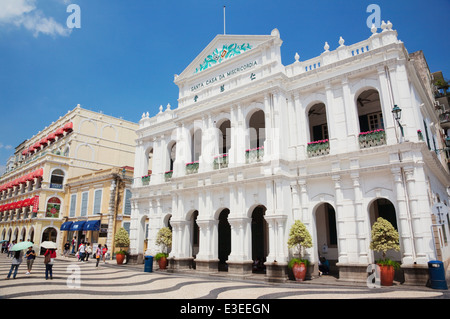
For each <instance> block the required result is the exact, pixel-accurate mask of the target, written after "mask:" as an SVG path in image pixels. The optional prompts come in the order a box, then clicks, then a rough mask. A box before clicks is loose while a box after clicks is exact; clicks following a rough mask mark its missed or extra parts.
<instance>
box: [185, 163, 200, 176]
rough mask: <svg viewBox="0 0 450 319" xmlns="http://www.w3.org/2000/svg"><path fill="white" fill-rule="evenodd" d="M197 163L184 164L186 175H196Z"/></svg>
mask: <svg viewBox="0 0 450 319" xmlns="http://www.w3.org/2000/svg"><path fill="white" fill-rule="evenodd" d="M198 166H199V164H198V162H192V163H187V164H186V174H187V175H190V174H195V173H198Z"/></svg>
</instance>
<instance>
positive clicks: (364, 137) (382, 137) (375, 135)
mask: <svg viewBox="0 0 450 319" xmlns="http://www.w3.org/2000/svg"><path fill="white" fill-rule="evenodd" d="M384 144H386V132H385V131H384V130H383V129H379V130H373V131H368V132H361V133H359V146H360V147H361V148H368V147H373V146H380V145H384Z"/></svg>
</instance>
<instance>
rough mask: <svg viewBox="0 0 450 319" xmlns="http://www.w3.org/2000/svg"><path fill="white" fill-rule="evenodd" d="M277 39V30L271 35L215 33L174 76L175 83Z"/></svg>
mask: <svg viewBox="0 0 450 319" xmlns="http://www.w3.org/2000/svg"><path fill="white" fill-rule="evenodd" d="M277 38H278V39H279V33H278V30H276V29H275V30H274V31H272V34H271V35H224V34H219V35H217V36H216V37H215V38H214V39H213V40H212V41H211V42H210V43H209V44H208V45H207V46H206V47H205V49H203V51H202V52H201V53H200V54H199V55H198V56H197V57H196V58H195V59H194V60H193V61H192V62H191V63H190V64H189V65H188V67H187V68H186V69H185V70H184V71H183V72H182V73H181V74H180V75H179V76H177V75H176V76H175V83H178V82H181V81H183V80H186V79H188V78H191V77H195V76H197V75H200V74H202V73H204V72H206V71H208V70H210V69H213V68H216V67H217V66H218V65H221V64H223V63H225V62H227V61H230V60H232V59H233V58H235V57H236V56H240V55H242V54H246V53H247V52H251V51H253V50H255V49H257V48H258V47H259V46H261V44H263V43H266V42H268V41H271V40H273V39H277Z"/></svg>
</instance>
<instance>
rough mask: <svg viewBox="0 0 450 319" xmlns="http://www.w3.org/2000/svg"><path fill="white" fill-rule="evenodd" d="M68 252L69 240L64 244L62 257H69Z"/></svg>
mask: <svg viewBox="0 0 450 319" xmlns="http://www.w3.org/2000/svg"><path fill="white" fill-rule="evenodd" d="M69 252H70V243H69V241H67V242H66V243H65V244H64V253H63V256H64V257H69Z"/></svg>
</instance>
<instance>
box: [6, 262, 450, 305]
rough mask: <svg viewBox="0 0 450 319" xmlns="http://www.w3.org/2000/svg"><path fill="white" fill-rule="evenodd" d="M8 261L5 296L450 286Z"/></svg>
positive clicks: (427, 294)
mask: <svg viewBox="0 0 450 319" xmlns="http://www.w3.org/2000/svg"><path fill="white" fill-rule="evenodd" d="M10 265H11V260H10V259H9V258H7V257H6V254H0V298H4V299H42V298H51V299H106V298H108V299H189V300H193V299H251V300H257V299H262V300H265V299H359V298H368V299H372V298H383V299H386V298H402V299H404V298H415V299H416V298H441V299H442V298H445V299H447V298H450V294H449V293H448V291H442V290H434V289H430V288H427V287H411V286H401V285H395V286H393V287H381V288H377V289H370V288H368V287H366V286H365V285H364V284H359V285H355V284H354V283H342V282H338V281H337V280H336V279H335V278H333V277H329V276H327V277H322V278H319V279H315V280H311V281H305V282H303V283H296V282H287V283H267V282H264V281H263V280H262V277H259V278H260V279H261V280H260V279H258V277H255V278H254V279H253V280H237V279H235V280H230V279H229V278H227V277H220V276H208V275H206V276H201V275H199V274H194V273H193V274H178V273H176V274H173V273H167V272H165V271H160V270H155V269H154V271H153V272H151V273H148V272H144V265H117V264H116V263H115V261H109V262H108V263H107V264H103V263H101V264H100V265H99V267H98V268H96V267H95V260H93V259H91V260H89V262H85V263H81V262H78V261H76V260H75V259H74V258H63V257H58V258H57V259H56V261H55V264H54V266H53V279H52V280H50V279H49V280H45V267H44V263H43V257H38V258H36V260H35V262H34V265H33V270H32V274H31V275H26V274H25V273H26V261H25V260H24V261H23V263H22V264H21V265H20V266H19V271H18V275H17V278H16V279H12V277H11V279H9V280H6V279H5V277H6V275H7V274H8V272H9V269H10Z"/></svg>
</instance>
